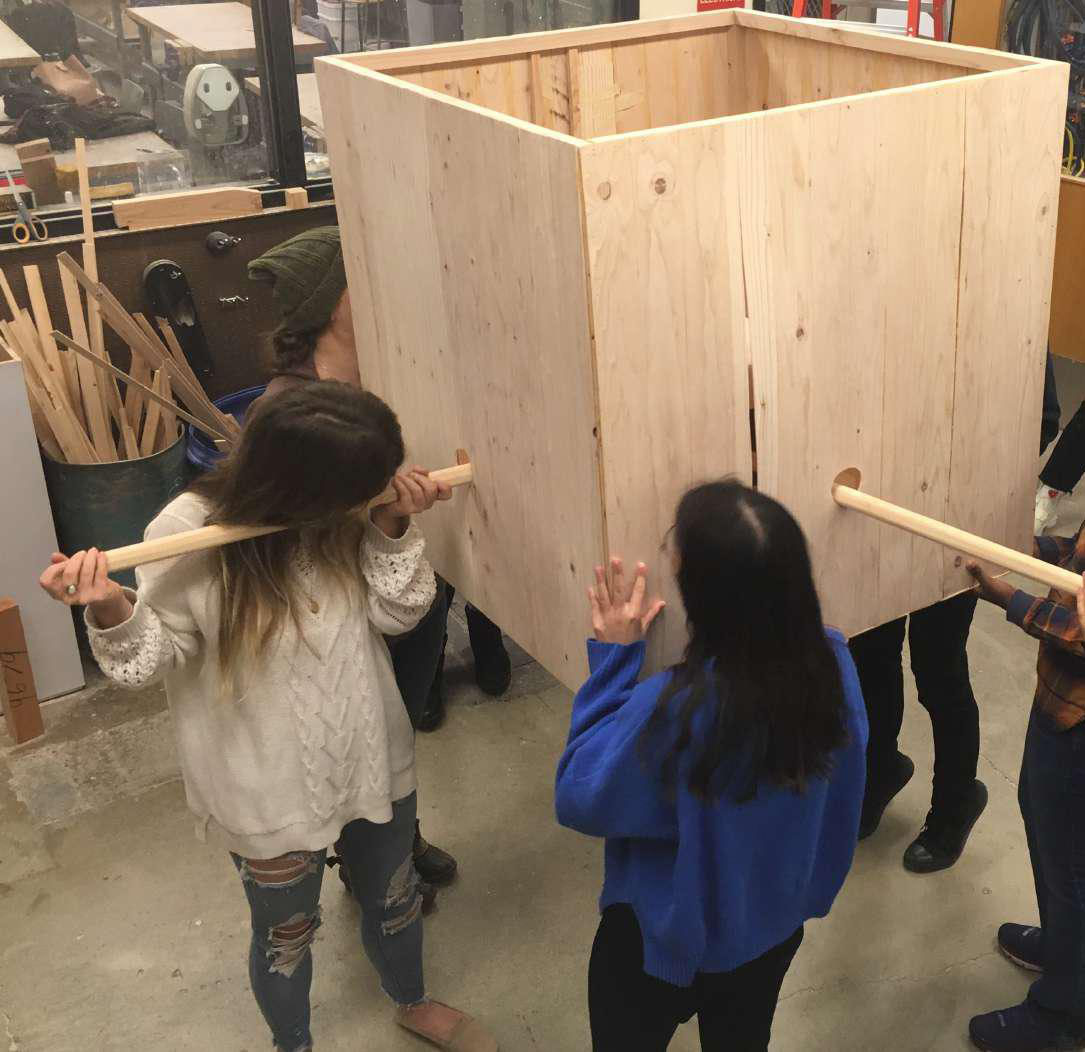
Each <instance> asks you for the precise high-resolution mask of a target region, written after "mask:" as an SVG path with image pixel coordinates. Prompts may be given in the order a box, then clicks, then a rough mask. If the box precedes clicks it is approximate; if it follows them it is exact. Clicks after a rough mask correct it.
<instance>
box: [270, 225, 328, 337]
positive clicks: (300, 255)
mask: <svg viewBox="0 0 1085 1052" xmlns="http://www.w3.org/2000/svg"><path fill="white" fill-rule="evenodd" d="M249 277H250V278H251V279H252V280H253V281H270V282H273V283H274V286H275V287H274V289H273V290H272V297H273V298H274V300H275V303H276V305H277V306H278V308H279V314H280V316H281V318H282V327H283V328H284V329H287V330H288V331H290V332H313V331H316V330H319V329H323V328H324V326H325V325H327V324H328V322H329V321H331V317H332V311H334V310H335V305H336V304H337V303H338V302H339V299H340V297H341V296H342V295H343V293H344V292H345V291H346V288H347V273H346V271H345V270H344V269H343V249H342V246H341V245H340V243H339V227H337V226H320V227H316V228H315V229H313V230H306V231H305V232H304V233H301V234H297V235H295V236H294V237H292V238H290V240H289V241H284V242H283V243H282V244H281V245H276V246H275V247H274V248H273V249H271V250H270V251H268V252H265V253H264V254H263V255H262V256H260V257H259V258H258V259H254V260H253V261H252V262H251V263H250V264H249Z"/></svg>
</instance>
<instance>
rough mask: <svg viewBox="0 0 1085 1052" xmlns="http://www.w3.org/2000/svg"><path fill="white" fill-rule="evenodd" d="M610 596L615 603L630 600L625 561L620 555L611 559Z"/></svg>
mask: <svg viewBox="0 0 1085 1052" xmlns="http://www.w3.org/2000/svg"><path fill="white" fill-rule="evenodd" d="M610 596H611V599H612V600H613V601H614V602H615V603H624V602H627V601H628V600H629V593H628V592H627V591H626V589H625V563H623V562H622V557H621V556H620V555H615V556H614V557H613V558H612V559H611V560H610Z"/></svg>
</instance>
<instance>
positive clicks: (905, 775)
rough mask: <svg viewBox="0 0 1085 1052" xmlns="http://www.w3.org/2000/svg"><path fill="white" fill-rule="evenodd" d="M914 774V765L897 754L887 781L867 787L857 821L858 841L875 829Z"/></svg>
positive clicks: (900, 753)
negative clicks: (883, 783)
mask: <svg viewBox="0 0 1085 1052" xmlns="http://www.w3.org/2000/svg"><path fill="white" fill-rule="evenodd" d="M913 774H915V764H914V763H912V761H911V759H910V758H909V757H907V756H905V755H904V753H902V752H898V753H897V759H896V765H895V767H894V769H893V770H892V771H891V772H890V773H889V779H888V781H887V782H886V783H885V785H883V786H881V787H869V788H868V790H867V794H866V796H865V797H864V798H863V814H862V817H861V818H860V819H859V839H860V840H865V839H866V838H867V837H868V836H870V835H871V834H872V833H873V832H874V831H875V830H876V829H877V828H878V825H879V823H880V822H881V820H882V815H883V814H885V809H886V808H887V807H888V806H889V804H890V801H892V799H893V797H894V796H896V795H897V793H899V792H900V791H901V789H903V788H904V787H905V786H906V785H907V784H908V783H909V782H910V781H911V780H912V775H913Z"/></svg>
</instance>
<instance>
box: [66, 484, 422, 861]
mask: <svg viewBox="0 0 1085 1052" xmlns="http://www.w3.org/2000/svg"><path fill="white" fill-rule="evenodd" d="M205 519H206V505H205V503H204V502H203V501H202V500H201V499H200V498H199V497H197V496H195V495H193V494H191V493H185V494H182V495H181V496H180V497H178V498H177V499H176V500H174V501H172V502H171V503H170V504H168V505H167V506H166V508H165V509H164V510H163V511H162V512H161V513H160V514H159V515H158V517H157V518H156V519H155V520H154V521H153V522H152V523H151V524H150V525H149V526H148V527H147V531H146V534H145V536H146V538H147V539H148V540H150V539H152V538H154V537H164V536H166V535H168V534H171V533H178V532H180V531H182V530H189V529H195V528H196V527H198V526H202V525H203V524H204V522H205ZM423 549H424V541H423V539H422V535H421V533H420V532H419V530H418V527H417V526H411V527H410V528H409V529H408V530H407V532H406V534H405V535H404V536H403V537H402V538H400V539H398V540H393V539H391V538H389V537H386V536H385V535H384V534H383V533H382V532H381V531H380V530H378V529H377V528H376V527H375V526H373V525H372V524H370V526H369V527H368V528H367V530H366V532H365V537H364V540H363V543H362V550H361V552H360V553H359V560H360V567H359V578H360V580H359V590H358V591H357V592H356V593H355V595H356V596H359V597H360V598H359V599H355V600H354V601H353V602H352V601H351V600H349V599H348V597H347V594H346V592H345V590H344V589H343V588H342V587H341V586H339V585H338V584H337V583H336V582H334V581H332V580H326V579H324V578H322V577H321V576H320V575H319V574H318V573H317V572H316V571H315V570H314V568H313V566H312V564H311V563H310V562H309V561H308V560H307V559H306V558H304V557H301V558H299V560H298V566H297V572H298V573H299V574H300V575H301V580H300V583H301V585H302V588H303V592H304V595H305V596H306V597H307V599H308V602H303V603H302V604H301V606H302V615H301V616H302V627H303V630H304V639H302V638H300V637H299V635H298V632H297V630H296V629H295V628H294V626H293V624H292V621H291V619H290V618H289V617H288V618H287V619H286V624H285V627H284V628H283V632H282V635H281V637H280V638H279V640H278V641H277V642H274V643H272V644H271V646H270V647H269V649H268V651H267V653H266V654H265V655H264V656H263V658H262V659H261V660H260V661H259V662H258V663H257V664H256V666H255V667H253V668H251V669H246V670H244V672H245V675H244V679H243V694H242V695H241V696H240V697H231V696H229V694H228V693H227V692H226V691H225V690H224V689H223V687H222V686H221V677H220V676H219V670H218V654H217V642H218V631H219V619H220V599H219V587H218V583H217V572H216V568H217V560H216V557H215V555H214V553H213V552H200V553H193V554H191V555H186V556H183V557H181V558H178V559H170V560H167V561H164V562H158V563H150V564H148V565H147V566H144V567H142V568H140V569H139V570H137V572H136V581H137V585H138V590H137V591H136V592H134V593H132V592H130V593H129V598H130V599H131V600H132V601H133V602H134V604H135V608H134V610H133V612H132V615H131V617H129V619H128V620H127V621H125V622H124V623H123V624H120V625H117V626H116V627H115V628H106V629H103V628H99V627H98V626H97V625H96V624H95V623H94V619H93V616H91V613H90V610H89V609H88V611H87V627H88V631H89V635H90V642H91V647H92V649H93V651H94V656H95V657H96V658H97V659H98V663H99V664H100V665H101V667H102V669H103V671H104V672H105V673H106V675H107V676H109V677H110V678H111V679H114V680H116V681H117V682H119V683H123V684H126V685H128V686H133V687H136V686H142V685H143V684H145V683H150V682H153V681H154V680H157V679H159V678H163V677H164V678H165V684H166V697H167V699H168V701H169V706H170V710H171V713H172V716H173V726H174V731H175V734H176V738H177V748H178V752H179V754H180V760H181V771H182V774H183V776H184V782H185V794H186V797H187V799H188V805H189V807H190V808H191V810H192V812H193V813H194V814H195V815H196V818H197V835H198V836H200V837H201V839H203V838H205V837H208V836H210V837H211V838H212V839H214V840H216V841H217V842H219V843H222V844H224V845H225V846H226V847H227V848H229V849H230V850H231V851H235V852H237V853H238V854H239V855H242V856H244V857H246V858H273V857H275V856H277V855H281V854H283V853H285V852H287V851H302V850H305V851H317V850H320V849H321V848H325V847H327V846H328V845H329V844H331V843H333V842H334V841H335V839H336V838H337V837H338V836H339V831H340V830H341V829H342V828H343V826H344V825H346V824H347V823H348V822H350V821H352V820H353V819H356V818H365V819H368V820H369V821H371V822H388V821H390V820H391V817H392V803H393V801H395V800H399V799H401V798H403V797H404V796H408V795H409V794H410V793H411V792H413V791H414V788H415V775H414V735H413V732H412V730H411V725H410V720H409V719H408V717H407V713H406V710H405V709H404V707H403V700H402V698H401V697H400V693H399V689H398V688H397V686H396V681H395V676H394V674H393V672H392V662H391V659H390V657H389V655H388V647H387V646H386V645H385V642H384V639H383V635H385V634H387V635H396V634H398V633H401V632H406V631H407V630H409V629H410V628H413V627H414V625H415V624H417V623H418V621H419V620H420V619H421V617H422V615H423V614H424V613H425V612H426V610H427V609H428V608H429V606H430V604H431V603H432V601H433V597H434V578H433V571H432V570H431V569H430V566H429V564H428V563H427V562H426V560H425V557H424V555H423ZM355 602H360V604H361V607H362V609H361V610H359V609H356V608H355V605H354V603H355Z"/></svg>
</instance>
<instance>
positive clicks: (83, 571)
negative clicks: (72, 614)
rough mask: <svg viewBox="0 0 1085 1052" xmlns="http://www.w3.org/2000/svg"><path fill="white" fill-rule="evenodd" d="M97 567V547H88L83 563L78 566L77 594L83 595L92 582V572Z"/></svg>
mask: <svg viewBox="0 0 1085 1052" xmlns="http://www.w3.org/2000/svg"><path fill="white" fill-rule="evenodd" d="M97 568H98V549H97V548H88V549H87V554H86V555H85V556H83V565H82V566H81V567H80V568H79V581H78V584H77V587H78V589H79V595H81V596H85V595H86V594H87V593H88V592H89V591H90V589H91V586H92V585H93V584H94V572H95V570H97Z"/></svg>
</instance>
